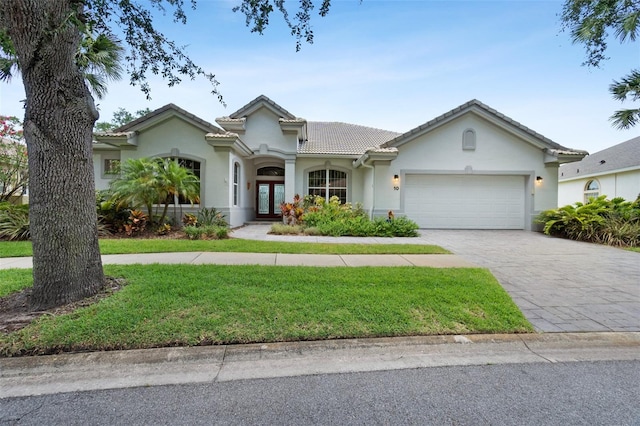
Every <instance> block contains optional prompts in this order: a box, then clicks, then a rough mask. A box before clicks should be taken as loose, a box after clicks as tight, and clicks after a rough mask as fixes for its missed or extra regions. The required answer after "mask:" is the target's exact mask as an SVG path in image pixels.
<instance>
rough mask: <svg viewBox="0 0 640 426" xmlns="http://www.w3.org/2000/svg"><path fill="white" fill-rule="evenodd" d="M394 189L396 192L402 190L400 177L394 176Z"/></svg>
mask: <svg viewBox="0 0 640 426" xmlns="http://www.w3.org/2000/svg"><path fill="white" fill-rule="evenodd" d="M393 189H395V190H396V191H397V190H399V189H400V176H398V175H393Z"/></svg>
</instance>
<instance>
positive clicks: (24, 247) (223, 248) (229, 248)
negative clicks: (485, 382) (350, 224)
mask: <svg viewBox="0 0 640 426" xmlns="http://www.w3.org/2000/svg"><path fill="white" fill-rule="evenodd" d="M187 251H206V252H242V253H292V254H303V253H304V254H442V253H445V254H446V253H449V251H447V250H445V249H443V248H442V247H438V246H433V245H423V244H351V243H345V244H342V243H297V242H287V241H254V240H242V239H233V238H232V239H228V240H173V239H147V240H145V239H136V238H128V239H102V240H100V252H101V253H102V254H130V253H171V252H187ZM32 255H33V251H32V249H31V241H0V257H20V256H32Z"/></svg>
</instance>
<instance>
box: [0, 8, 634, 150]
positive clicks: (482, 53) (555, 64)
mask: <svg viewBox="0 0 640 426" xmlns="http://www.w3.org/2000/svg"><path fill="white" fill-rule="evenodd" d="M236 3H237V1H233V0H199V1H198V7H197V9H196V11H195V12H194V11H190V12H189V14H188V23H187V25H186V26H182V25H179V24H173V23H172V20H171V17H170V16H166V17H160V18H162V19H160V20H159V21H158V24H159V27H160V28H162V29H163V30H164V31H165V32H166V33H167V35H169V36H170V37H172V38H173V39H174V40H175V41H176V43H177V44H178V45H185V46H187V52H188V53H189V55H190V56H191V57H192V59H194V61H195V62H196V63H198V64H200V65H201V66H202V67H203V68H205V69H206V70H208V71H211V72H213V73H215V74H216V77H217V78H218V80H219V81H220V86H219V90H220V91H221V93H222V95H223V96H224V100H225V102H226V104H227V107H226V108H224V107H223V106H222V105H220V103H218V101H217V99H216V98H215V97H214V96H212V95H210V94H209V86H208V82H206V81H205V80H202V79H200V80H195V81H185V82H183V84H181V85H179V86H176V87H173V88H168V87H167V86H166V83H164V82H163V81H162V80H161V79H159V78H153V77H152V78H150V81H151V83H152V93H151V96H152V99H151V101H148V100H146V98H145V96H144V95H143V94H142V93H141V92H139V90H138V89H135V88H132V87H131V86H129V84H128V80H127V79H126V78H125V79H123V81H121V82H117V83H112V84H111V85H110V87H109V94H108V95H107V96H106V98H105V99H103V100H100V101H97V103H98V106H99V109H100V112H101V119H100V121H109V120H110V119H111V117H112V114H113V112H114V111H115V110H116V109H117V108H118V107H124V108H126V109H128V110H130V111H135V110H138V109H142V108H147V107H149V108H151V109H155V108H159V107H161V106H163V105H165V104H167V103H170V102H172V103H175V104H177V105H178V106H180V107H182V108H184V109H186V110H188V111H189V112H192V113H194V114H196V115H197V116H199V117H201V118H203V119H205V120H208V121H211V122H213V121H214V120H215V118H216V117H220V116H224V115H228V114H230V113H232V112H233V111H235V110H236V109H238V108H240V107H242V106H243V105H245V104H246V103H247V102H249V101H251V100H252V99H253V98H255V97H256V96H258V95H260V94H264V95H266V96H268V97H270V98H271V99H273V100H274V101H275V102H277V103H278V104H280V105H281V106H282V107H284V108H285V109H287V110H288V111H290V112H291V113H292V114H294V115H296V116H298V117H303V118H306V119H308V120H313V121H343V122H347V123H353V124H360V125H365V126H371V127H377V128H382V129H387V130H394V131H399V132H404V131H407V130H410V129H412V128H414V127H416V126H419V125H421V124H423V123H425V122H427V121H429V120H431V119H432V118H434V117H436V116H438V115H440V114H443V113H445V112H447V111H449V110H450V109H453V108H455V107H456V106H458V105H461V104H463V103H465V102H467V101H469V100H471V99H479V100H480V101H482V102H484V103H485V104H487V105H489V106H490V107H492V108H495V109H497V110H498V111H500V112H502V113H503V114H505V115H507V116H509V117H511V118H513V119H515V120H517V121H519V122H521V123H522V124H524V125H526V126H528V127H530V128H532V129H533V130H535V131H537V132H539V133H541V134H543V135H544V136H546V137H548V138H550V139H552V140H554V141H556V142H558V143H560V144H562V145H565V146H568V147H572V148H579V149H585V150H588V151H590V152H595V151H599V150H601V149H604V148H607V147H609V146H612V145H615V144H617V143H620V142H623V141H625V140H627V139H630V138H632V137H635V136H637V135H638V134H639V133H640V128H637V129H632V130H628V131H619V130H615V129H613V128H612V127H611V125H610V123H609V121H608V117H609V116H610V115H611V114H612V112H613V111H614V110H616V109H618V108H620V106H621V104H620V103H619V102H617V101H614V100H612V99H611V96H610V94H609V92H608V90H607V88H608V86H609V84H610V83H611V81H612V80H613V79H616V78H620V77H621V76H623V75H624V74H626V73H627V72H628V71H629V70H630V69H631V68H633V67H637V66H638V62H639V60H640V51H639V50H638V45H637V43H635V44H625V45H620V44H619V43H618V42H617V41H612V42H611V43H610V47H609V51H608V52H607V53H608V56H610V57H611V59H610V60H608V61H606V62H604V63H603V64H602V67H601V68H600V69H593V68H587V67H583V66H581V64H582V62H583V61H584V59H585V52H584V48H583V47H582V46H581V45H573V44H572V43H571V41H570V38H569V35H568V34H567V33H563V32H562V31H561V25H560V21H559V14H560V12H561V10H562V2H561V1H519V0H508V1H483V0H466V1H456V0H449V1H420V0H416V1H409V0H395V1H394V0H364V1H362V2H361V3H360V2H359V1H357V0H333V2H332V3H333V5H332V9H331V11H330V13H329V15H328V16H327V17H325V18H320V17H319V16H314V19H313V27H314V32H315V41H314V44H312V45H308V44H305V45H303V48H302V51H300V52H297V53H296V52H295V40H294V39H293V38H292V37H291V36H290V35H289V31H288V30H287V28H286V27H285V26H284V24H283V22H282V20H281V18H280V17H279V16H275V15H274V17H273V18H272V20H271V25H270V26H269V27H268V28H267V30H266V33H265V34H264V35H262V36H261V35H258V34H255V33H253V34H252V33H250V32H249V29H248V28H246V27H245V25H244V17H243V16H242V15H240V14H238V13H233V12H232V11H231V8H232V7H233V5H234V4H236ZM289 3H291V4H292V6H293V5H294V4H295V3H297V1H293V0H289ZM21 99H24V91H23V88H22V85H21V82H20V79H19V78H16V79H14V80H13V82H12V83H11V84H8V85H7V84H0V114H4V115H18V116H21V115H22V109H21V108H22V107H21V103H20V100H21Z"/></svg>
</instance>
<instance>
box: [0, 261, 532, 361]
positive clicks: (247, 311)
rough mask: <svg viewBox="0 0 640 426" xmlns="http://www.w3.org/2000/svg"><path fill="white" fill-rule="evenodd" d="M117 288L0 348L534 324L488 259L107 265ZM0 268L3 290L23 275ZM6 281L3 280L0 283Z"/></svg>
mask: <svg viewBox="0 0 640 426" xmlns="http://www.w3.org/2000/svg"><path fill="white" fill-rule="evenodd" d="M105 271H106V273H107V274H109V275H111V276H118V277H124V278H126V280H127V282H128V283H129V284H128V285H127V286H125V287H124V288H123V289H122V290H121V291H119V292H117V293H115V294H114V295H112V296H110V297H108V298H106V299H103V300H102V301H100V302H99V303H96V304H94V305H92V306H88V307H85V308H81V309H78V310H77V311H75V312H73V313H70V314H66V315H62V316H43V317H41V318H40V319H39V320H37V321H36V322H34V323H33V324H31V325H30V326H28V327H27V328H25V329H23V330H20V331H17V332H14V333H12V334H9V335H3V336H0V353H1V354H3V355H4V356H8V355H17V354H45V353H55V352H61V351H78V350H108V349H132V348H149V347H158V346H174V345H200V344H230V343H248V342H276V341H294V340H317V339H335V338H357V337H376V336H405V335H432V334H452V333H456V334H457V333H514V332H516V333H519V332H531V331H533V328H532V327H531V325H530V324H529V322H528V321H527V320H526V319H525V318H524V316H523V315H522V313H521V312H520V311H519V310H518V308H517V307H516V305H515V304H514V303H513V302H512V301H511V299H510V297H509V296H508V295H507V293H506V292H505V291H504V290H503V289H502V287H501V286H500V285H499V284H498V282H497V281H496V280H495V278H494V277H493V276H492V275H491V273H489V271H487V270H485V269H462V268H461V269H431V268H416V267H394V268H382V267H367V268H313V267H280V266H222V265H197V266H195V265H144V266H141V265H128V266H107V267H106V268H105ZM30 274H31V271H30V270H5V271H0V294H6V293H7V292H8V290H6V289H5V287H8V286H11V287H12V288H13V290H12V291H14V290H15V289H16V287H19V285H16V283H22V285H30V280H31V278H30ZM7 283H8V284H7Z"/></svg>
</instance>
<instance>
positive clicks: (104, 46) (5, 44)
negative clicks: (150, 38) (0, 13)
mask: <svg viewBox="0 0 640 426" xmlns="http://www.w3.org/2000/svg"><path fill="white" fill-rule="evenodd" d="M0 52H2V53H3V54H4V56H2V57H0V81H9V80H11V77H13V75H14V73H15V72H16V71H19V64H18V58H17V57H16V52H15V49H14V48H13V44H12V42H11V39H9V37H8V36H7V35H6V33H4V32H3V31H0ZM123 53H124V49H123V48H122V46H121V45H120V41H119V40H118V39H116V38H115V37H114V36H113V35H110V34H109V35H105V34H99V35H98V36H97V37H94V34H93V32H92V31H91V29H90V28H87V30H86V31H85V34H84V37H83V39H82V43H80V48H79V50H78V52H77V53H76V63H77V64H78V68H79V69H80V70H81V71H82V72H83V73H84V76H85V80H86V82H87V85H88V86H89V89H90V90H91V92H93V94H94V95H95V96H96V97H97V98H98V99H102V98H103V97H104V95H105V94H106V93H107V86H106V83H107V82H108V81H116V80H120V78H121V76H122V66H121V65H120V61H121V60H122V56H123Z"/></svg>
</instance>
